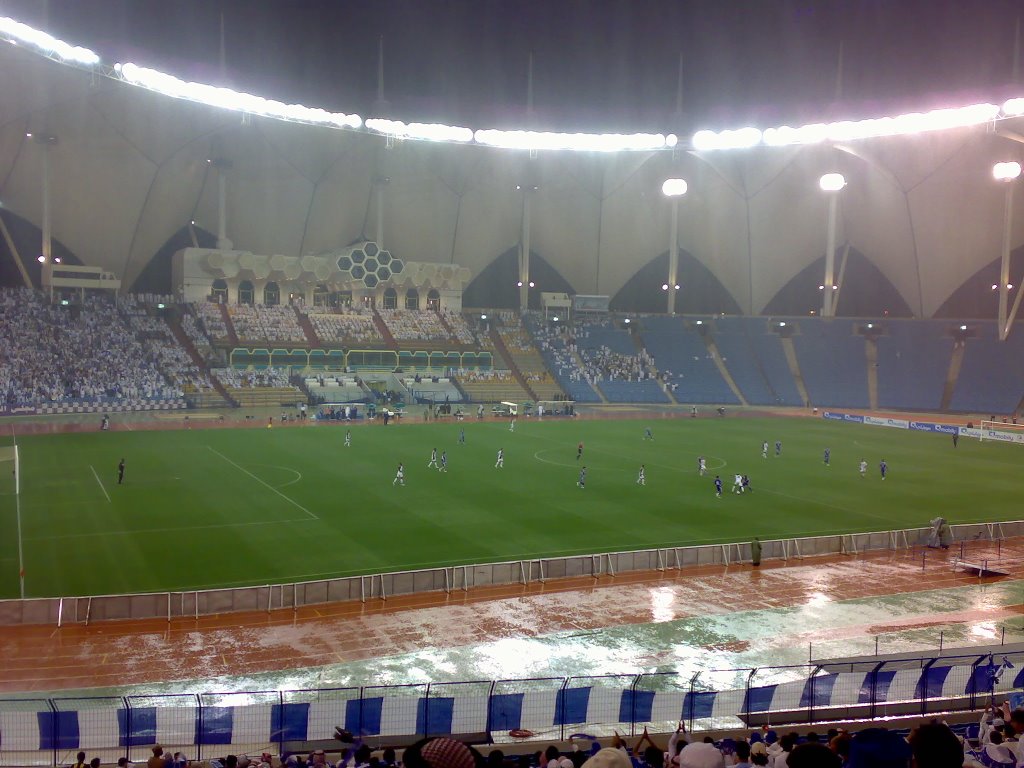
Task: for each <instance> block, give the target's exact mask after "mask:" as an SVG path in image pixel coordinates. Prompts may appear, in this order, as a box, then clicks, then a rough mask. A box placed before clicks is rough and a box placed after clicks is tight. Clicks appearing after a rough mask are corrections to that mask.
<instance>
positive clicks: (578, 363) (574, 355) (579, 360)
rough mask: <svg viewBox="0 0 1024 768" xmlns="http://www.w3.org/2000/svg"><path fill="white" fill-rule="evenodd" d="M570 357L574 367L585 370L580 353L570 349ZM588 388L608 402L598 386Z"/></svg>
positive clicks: (603, 401) (604, 401) (602, 400)
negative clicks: (574, 363) (574, 364)
mask: <svg viewBox="0 0 1024 768" xmlns="http://www.w3.org/2000/svg"><path fill="white" fill-rule="evenodd" d="M572 359H573V360H574V361H575V362H576V367H577V368H579V369H580V370H581V371H585V370H587V366H586V365H585V364H584V363H583V358H582V357H580V353H579V352H577V351H576V350H572ZM590 388H591V389H592V390H594V394H595V395H597V396H598V397H600V398H601V402H602V403H607V402H608V398H607V397H605V396H604V392H602V391H601V388H600V387H598V386H594V385H591V387H590ZM669 397H672V396H671V395H669ZM672 399H673V400H674V399H675V398H672Z"/></svg>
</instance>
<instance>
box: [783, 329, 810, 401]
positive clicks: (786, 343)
mask: <svg viewBox="0 0 1024 768" xmlns="http://www.w3.org/2000/svg"><path fill="white" fill-rule="evenodd" d="M779 341H781V342H782V350H783V352H785V353H786V362H787V363H789V372H790V373H791V374H793V381H794V383H795V384H796V389H797V392H799V393H800V399H801V400H803V401H804V404H809V403H810V402H811V398H809V397H808V396H807V387H806V386H804V375H803V374H802V373H800V362H799V361H798V360H797V359H796V347H794V346H793V340H792V339H790V338H788V337H787V338H780V339H779Z"/></svg>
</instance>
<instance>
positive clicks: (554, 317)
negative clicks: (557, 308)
mask: <svg viewBox="0 0 1024 768" xmlns="http://www.w3.org/2000/svg"><path fill="white" fill-rule="evenodd" d="M551 319H552V320H553V321H554V322H556V323H557V322H558V315H552V317H551Z"/></svg>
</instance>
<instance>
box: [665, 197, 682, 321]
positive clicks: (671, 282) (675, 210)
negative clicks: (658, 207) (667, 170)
mask: <svg viewBox="0 0 1024 768" xmlns="http://www.w3.org/2000/svg"><path fill="white" fill-rule="evenodd" d="M669 203H670V204H671V206H672V222H671V224H669V229H668V231H669V236H668V238H669V239H668V290H667V291H666V293H667V294H668V306H667V307H666V308H665V311H666V312H668V313H669V314H670V315H674V314H675V313H676V291H675V286H676V282H677V279H676V278H677V275H678V274H679V196H678V195H677V196H675V197H672V198H670V200H669Z"/></svg>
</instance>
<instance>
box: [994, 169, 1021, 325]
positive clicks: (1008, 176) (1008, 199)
mask: <svg viewBox="0 0 1024 768" xmlns="http://www.w3.org/2000/svg"><path fill="white" fill-rule="evenodd" d="M992 176H993V178H995V180H996V181H998V182H1001V183H1002V184H1003V186H1004V187H1005V188H1006V195H1005V198H1004V208H1003V253H1002V259H1001V260H1000V262H999V285H998V286H993V287H997V288H998V289H999V340H1000V341H1005V340H1006V337H1007V336H1008V335H1009V333H1010V323H1012V322H1013V318H1014V317H1015V316H1016V315H1017V307H1018V306H1019V305H1020V296H1021V292H1020V291H1018V292H1017V299H1016V301H1014V303H1013V312H1012V314H1011V315H1010V318H1009V321H1007V316H1006V305H1007V303H1008V299H1009V296H1010V287H1011V286H1010V234H1011V229H1012V228H1013V187H1014V184H1013V182H1014V181H1016V180H1017V177H1018V176H1020V163H1018V162H1008V163H996V164H995V165H993V166H992Z"/></svg>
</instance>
